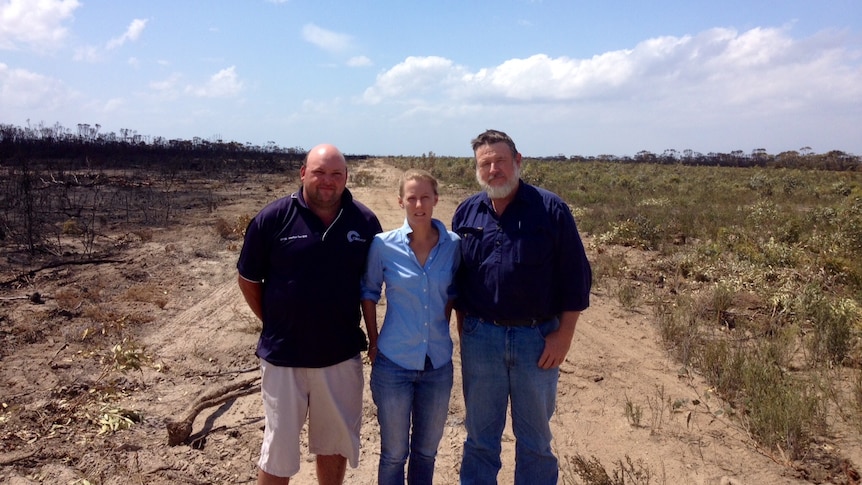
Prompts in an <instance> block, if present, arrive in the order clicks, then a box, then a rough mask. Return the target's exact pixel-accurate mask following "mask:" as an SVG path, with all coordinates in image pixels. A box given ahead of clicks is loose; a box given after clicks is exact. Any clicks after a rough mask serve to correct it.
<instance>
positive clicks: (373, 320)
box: [361, 300, 379, 363]
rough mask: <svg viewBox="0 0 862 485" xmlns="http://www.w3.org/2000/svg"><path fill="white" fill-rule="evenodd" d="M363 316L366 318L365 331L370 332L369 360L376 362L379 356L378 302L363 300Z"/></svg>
mask: <svg viewBox="0 0 862 485" xmlns="http://www.w3.org/2000/svg"><path fill="white" fill-rule="evenodd" d="M361 303H362V318H363V319H364V320H365V332H366V333H367V334H368V360H370V361H371V362H372V363H374V359H376V358H377V337H378V336H379V334H378V330H377V302H375V301H374V300H362V301H361Z"/></svg>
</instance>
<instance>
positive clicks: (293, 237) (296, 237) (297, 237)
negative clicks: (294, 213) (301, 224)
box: [278, 234, 308, 241]
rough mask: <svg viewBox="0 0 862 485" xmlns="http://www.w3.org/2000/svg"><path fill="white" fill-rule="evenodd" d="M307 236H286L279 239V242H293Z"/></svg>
mask: <svg viewBox="0 0 862 485" xmlns="http://www.w3.org/2000/svg"><path fill="white" fill-rule="evenodd" d="M307 238H308V234H297V235H296V236H288V237H282V238H279V239H278V240H279V241H293V240H294V239H307Z"/></svg>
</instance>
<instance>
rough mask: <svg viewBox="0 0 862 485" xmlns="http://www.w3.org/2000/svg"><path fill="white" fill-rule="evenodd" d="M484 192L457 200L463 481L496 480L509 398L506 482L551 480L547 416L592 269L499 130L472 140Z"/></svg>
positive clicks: (552, 201)
mask: <svg viewBox="0 0 862 485" xmlns="http://www.w3.org/2000/svg"><path fill="white" fill-rule="evenodd" d="M472 143H473V152H474V154H475V158H476V180H477V181H478V182H479V185H480V186H481V187H482V189H483V192H480V193H478V194H475V195H473V196H471V197H469V198H467V199H466V200H464V202H462V203H461V205H459V206H458V208H457V209H456V210H455V215H454V217H453V219H452V230H453V231H455V232H456V233H458V234H459V235H460V236H461V261H462V262H461V266H460V269H459V271H458V273H457V275H456V288H457V294H458V297H457V299H456V300H455V310H456V321H457V325H458V333H459V335H460V337H461V371H462V375H463V385H464V403H465V406H466V419H465V426H466V428H467V439H466V441H465V442H464V458H463V461H462V463H461V483H462V484H496V483H497V474H498V472H499V470H500V467H501V466H502V464H501V462H500V451H501V442H500V441H501V437H502V434H503V428H504V426H505V424H506V413H507V408H508V404H509V403H510V402H511V411H512V430H513V431H514V433H515V439H516V443H515V484H516V485H527V484H530V485H533V484H537V485H546V484H556V483H557V481H558V478H559V472H558V464H557V458H556V457H555V456H554V454H553V452H552V450H551V439H552V436H551V429H550V420H551V416H552V415H553V413H554V408H555V405H556V397H557V381H558V379H559V375H560V370H559V366H560V364H561V363H562V362H563V361H564V360H565V359H566V354H567V353H568V351H569V347H570V346H571V343H572V337H573V335H574V332H575V325H576V324H577V321H578V317H579V315H580V312H581V311H582V310H584V309H586V308H587V307H588V306H589V296H590V284H591V280H592V274H591V270H590V264H589V262H588V261H587V257H586V254H585V251H584V246H583V243H582V242H581V238H580V236H579V235H578V230H577V227H576V226H575V220H574V218H573V217H572V213H571V211H570V210H569V208H568V206H567V205H566V203H565V202H563V200H562V199H560V197H558V196H557V195H555V194H553V193H551V192H549V191H547V190H544V189H541V188H539V187H535V186H532V185H529V184H527V183H525V182H523V181H522V180H521V179H520V174H521V154H520V153H518V150H517V149H516V148H515V143H514V142H513V141H512V139H511V138H510V137H509V136H508V135H506V134H505V133H503V132H501V131H496V130H488V131H486V132H484V133H482V134H481V135H479V136H478V137H476V138H475V139H474V140H473V142H472Z"/></svg>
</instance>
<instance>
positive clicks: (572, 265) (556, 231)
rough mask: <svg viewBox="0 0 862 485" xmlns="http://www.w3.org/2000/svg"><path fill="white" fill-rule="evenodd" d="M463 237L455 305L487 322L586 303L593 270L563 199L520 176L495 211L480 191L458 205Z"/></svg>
mask: <svg viewBox="0 0 862 485" xmlns="http://www.w3.org/2000/svg"><path fill="white" fill-rule="evenodd" d="M452 230H453V231H454V232H456V233H458V234H459V235H460V236H461V266H460V268H459V270H458V273H457V275H456V287H457V290H458V298H457V300H456V301H455V308H456V309H457V310H459V311H463V312H465V313H467V314H468V315H472V316H476V317H480V318H484V319H486V320H513V319H531V318H547V317H552V316H558V315H559V314H560V313H561V312H563V311H581V310H584V309H586V308H587V307H588V306H589V304H590V286H591V283H592V272H591V269H590V263H589V261H587V256H586V253H585V251H584V245H583V243H582V241H581V237H580V235H579V234H578V229H577V226H576V225H575V219H574V218H573V217H572V213H571V211H570V210H569V207H568V206H567V205H566V203H565V202H564V201H563V200H562V199H561V198H560V197H559V196H557V195H556V194H554V193H552V192H550V191H547V190H545V189H542V188H539V187H535V186H532V185H529V184H526V183H524V182H523V181H520V182H519V185H518V191H517V192H516V193H515V198H514V199H513V200H512V202H510V203H509V205H508V206H507V207H506V209H505V210H504V211H503V215H502V217H498V216H497V213H496V212H495V211H494V208H493V206H492V205H491V199H490V198H489V197H488V195H487V194H486V193H485V192H480V193H478V194H475V195H473V196H471V197H469V198H468V199H466V200H464V201H463V202H462V203H461V204H460V205H459V206H458V208H457V209H456V210H455V215H454V217H453V218H452Z"/></svg>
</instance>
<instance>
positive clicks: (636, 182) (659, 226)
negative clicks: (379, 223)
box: [388, 154, 862, 459]
mask: <svg viewBox="0 0 862 485" xmlns="http://www.w3.org/2000/svg"><path fill="white" fill-rule="evenodd" d="M388 161H389V162H390V163H393V164H395V165H396V166H399V167H401V168H405V169H406V168H410V167H418V168H424V169H426V170H429V171H430V172H431V173H432V174H434V175H435V176H436V177H438V178H439V179H441V180H443V181H444V182H445V183H447V184H451V185H456V186H462V187H464V188H469V189H472V190H475V188H476V183H475V171H474V161H473V159H472V158H444V157H435V156H433V154H431V155H430V156H422V157H397V158H390V159H388ZM522 178H523V179H524V180H525V181H527V182H530V183H533V184H536V185H539V186H542V187H544V188H547V189H549V190H551V191H554V192H556V193H557V194H559V195H560V196H561V197H563V199H564V200H566V202H567V203H568V204H569V206H570V207H571V210H572V212H573V214H574V215H575V218H576V220H577V222H578V227H579V229H580V231H581V233H582V234H583V235H584V236H585V241H586V242H587V244H588V246H589V249H590V253H591V260H592V261H593V264H594V269H595V270H596V271H595V272H596V276H595V277H594V282H595V284H596V285H598V286H600V287H607V288H608V289H610V290H612V291H611V293H610V294H615V295H617V297H618V298H619V300H620V304H621V306H622V307H623V308H628V307H631V306H633V305H637V304H644V305H649V306H651V307H652V308H653V310H654V315H655V322H656V325H657V328H658V331H659V335H660V336H661V338H662V340H663V342H664V343H665V345H666V346H667V348H668V350H669V352H671V353H672V354H673V355H674V356H675V357H676V358H677V359H679V360H680V362H681V363H682V364H684V365H685V366H686V367H687V368H689V369H691V370H692V371H695V372H699V373H701V374H702V375H703V376H705V377H706V379H708V381H709V383H710V385H711V386H713V388H714V389H715V391H716V392H718V393H719V395H720V396H721V397H722V398H723V399H725V400H726V401H727V403H728V405H729V409H730V410H731V411H732V413H730V414H732V415H734V416H735V418H736V419H738V420H739V422H740V423H741V425H743V426H744V427H745V428H746V429H747V430H748V431H749V432H750V434H751V435H752V436H753V437H754V438H755V439H757V440H758V441H759V442H760V443H761V444H762V445H763V446H764V447H765V448H768V449H773V450H775V451H777V452H780V453H783V454H785V455H786V456H787V457H788V458H790V459H801V458H802V457H803V456H804V455H805V453H806V451H807V450H809V448H810V447H811V446H812V443H813V440H815V439H816V438H817V437H818V436H822V435H823V434H824V433H828V430H827V429H826V425H827V419H826V417H827V415H829V416H831V415H835V414H837V415H839V418H840V417H844V419H842V420H843V422H844V424H846V425H849V426H854V427H855V428H856V429H858V430H859V431H862V426H860V424H859V422H860V421H862V420H860V419H854V418H853V416H855V413H846V412H841V410H845V409H854V410H858V409H860V408H862V397H860V396H862V393H860V392H859V389H860V387H862V386H860V384H859V382H860V378H859V377H858V376H859V375H860V372H862V371H860V368H862V345H860V336H862V311H860V302H862V258H860V257H859V255H860V254H862V167H855V170H844V171H835V170H819V169H812V168H805V169H795V168H774V167H719V166H692V165H683V164H653V163H617V162H613V161H562V160H553V161H549V160H545V159H543V160H534V159H525V160H524V164H523V167H522ZM625 247H628V248H637V249H640V250H643V251H644V252H645V254H646V257H645V258H643V259H644V261H645V262H644V263H643V267H638V268H637V270H636V271H634V270H632V268H628V267H627V263H626V262H621V258H622V256H619V254H620V252H619V248H625ZM635 289H637V292H635ZM836 369H838V370H844V372H835V370H836ZM833 410H834V411H836V412H834V413H833V412H831V411H833Z"/></svg>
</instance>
